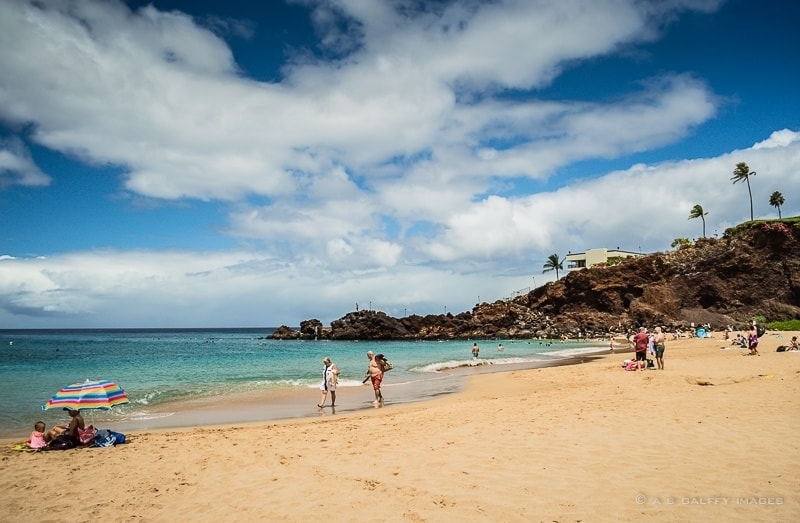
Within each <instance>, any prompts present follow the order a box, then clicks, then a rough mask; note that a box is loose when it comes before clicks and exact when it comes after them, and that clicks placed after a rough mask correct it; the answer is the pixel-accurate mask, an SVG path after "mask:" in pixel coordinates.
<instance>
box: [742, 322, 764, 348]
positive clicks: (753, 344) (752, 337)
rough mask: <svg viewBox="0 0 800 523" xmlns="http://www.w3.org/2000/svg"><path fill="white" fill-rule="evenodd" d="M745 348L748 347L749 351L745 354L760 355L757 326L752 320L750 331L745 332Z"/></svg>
mask: <svg viewBox="0 0 800 523" xmlns="http://www.w3.org/2000/svg"><path fill="white" fill-rule="evenodd" d="M747 348H748V349H750V352H749V353H748V354H745V356H755V355H758V356H761V354H759V352H758V328H757V327H756V322H753V326H752V327H750V332H748V333H747Z"/></svg>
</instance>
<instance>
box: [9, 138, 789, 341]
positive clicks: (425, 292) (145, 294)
mask: <svg viewBox="0 0 800 523" xmlns="http://www.w3.org/2000/svg"><path fill="white" fill-rule="evenodd" d="M739 161H747V162H748V164H749V165H750V167H751V168H752V169H753V170H756V169H757V170H758V175H757V176H755V177H754V178H753V179H752V181H751V184H752V188H753V200H754V206H755V209H756V217H757V218H764V217H777V211H775V209H773V208H771V207H769V205H768V200H769V195H770V194H771V193H772V192H773V191H775V190H780V191H781V192H782V193H783V194H784V195H786V196H787V198H786V204H785V206H784V209H783V214H784V216H787V215H796V214H798V213H800V202H798V201H795V200H793V199H792V197H791V196H790V195H795V194H800V174H798V173H800V141H792V142H791V143H789V144H788V145H785V146H778V147H773V148H755V147H754V148H751V149H745V150H740V151H732V152H730V153H726V154H723V155H721V156H719V157H715V158H708V159H697V160H686V161H681V162H674V163H666V164H658V165H635V166H633V167H631V168H630V169H627V170H625V171H618V172H613V173H610V174H607V175H605V176H601V177H599V178H596V179H594V180H591V181H586V182H583V183H579V184H575V185H572V186H570V187H567V188H562V189H559V190H556V191H553V192H545V193H539V194H536V195H531V196H527V197H518V198H502V197H499V196H491V197H488V198H487V199H485V200H483V201H480V202H476V203H475V204H474V205H472V206H470V207H469V208H465V209H464V211H463V212H461V213H457V214H454V215H453V217H452V218H451V219H450V221H449V222H448V224H447V226H446V227H445V228H443V229H441V231H440V233H439V235H438V236H436V237H433V238H432V239H430V241H427V242H424V243H415V242H409V243H407V244H406V245H405V246H404V245H401V244H398V243H393V242H390V241H384V240H377V239H374V238H370V237H368V236H363V235H362V236H358V235H354V236H350V237H332V238H330V239H329V240H328V241H326V242H324V244H323V245H322V246H321V247H320V249H321V251H320V252H321V254H320V255H319V256H316V255H314V254H313V250H309V251H305V254H304V256H302V257H298V258H297V259H296V260H295V261H291V260H289V259H288V258H278V257H276V256H274V255H273V254H272V253H269V252H263V251H262V252H257V251H241V252H178V251H170V252H148V251H131V252H118V251H97V252H95V251H90V252H79V253H71V254H62V255H56V256H50V257H48V258H46V259H44V258H40V259H25V258H19V257H12V256H8V255H4V256H0V297H2V298H0V324H4V325H14V321H13V318H14V317H19V316H26V317H28V318H29V319H30V322H31V324H32V326H50V327H54V326H70V325H71V324H70V322H71V321H74V318H75V317H81V318H82V321H83V322H84V324H86V325H91V324H92V322H93V321H97V322H102V324H101V325H98V326H106V327H110V326H137V325H138V326H141V325H147V326H187V325H189V326H191V325H197V326H215V325H219V326H225V325H246V326H251V325H252V326H258V325H265V324H279V323H288V324H296V323H298V322H299V319H307V318H312V317H316V318H319V319H321V320H322V321H323V322H326V323H327V322H329V321H331V320H333V319H336V318H338V317H340V316H341V315H343V314H344V313H346V312H347V311H349V310H353V309H354V308H355V305H354V304H355V302H360V304H361V306H362V307H366V306H367V303H368V302H371V303H372V306H373V308H377V309H381V310H384V311H387V312H388V313H389V314H394V315H398V316H399V315H402V314H403V313H409V314H411V313H416V314H431V313H433V314H436V313H441V312H443V311H444V308H445V307H446V308H447V310H448V311H450V312H454V313H455V312H461V311H463V310H468V309H470V308H471V307H472V306H473V304H474V303H475V302H476V301H477V296H479V295H480V296H481V297H482V298H481V299H482V300H484V301H485V300H488V301H493V300H495V299H502V298H506V297H509V296H511V295H512V294H513V293H514V292H515V291H518V290H523V291H524V290H526V288H528V287H529V286H530V285H531V283H532V281H533V279H535V282H536V283H537V284H538V285H542V284H543V283H544V282H546V281H548V280H552V279H553V277H554V275H553V274H551V273H548V274H546V275H543V274H541V265H542V264H543V262H544V260H545V258H546V257H547V255H549V254H550V253H552V252H556V253H560V254H561V255H563V254H566V252H567V251H570V250H572V251H582V250H584V249H587V248H593V247H603V246H605V247H620V248H622V249H626V250H639V249H641V250H643V251H645V252H647V251H651V250H665V249H668V248H669V243H670V242H671V241H672V240H673V239H674V238H676V237H681V236H685V237H690V238H696V237H699V236H700V233H701V224H700V223H699V221H697V220H688V216H689V211H690V209H691V207H692V206H693V205H694V204H697V203H699V204H701V205H702V206H703V208H704V209H705V210H706V211H708V212H709V214H708V216H707V217H706V223H707V234H708V235H709V236H710V235H713V234H714V233H715V232H716V233H718V234H722V233H723V232H724V230H725V229H726V228H728V227H730V226H733V225H735V224H737V223H741V222H742V221H745V220H747V219H748V218H749V201H748V195H747V191H745V190H743V188H742V187H741V186H739V185H733V184H732V182H731V181H730V177H731V175H732V172H733V168H734V167H735V165H736V163H737V162H739ZM419 260H423V261H422V262H419ZM37 322H38V323H37Z"/></svg>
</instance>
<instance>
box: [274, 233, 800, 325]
mask: <svg viewBox="0 0 800 523" xmlns="http://www.w3.org/2000/svg"><path fill="white" fill-rule="evenodd" d="M756 316H762V317H765V318H766V319H767V320H768V321H780V320H788V319H792V318H800V219H797V218H792V219H785V220H781V221H770V222H749V223H746V224H743V225H740V226H738V227H736V228H733V229H729V230H728V231H726V232H725V235H724V236H723V237H722V238H721V239H712V238H707V239H702V240H698V241H697V242H695V243H694V244H692V245H689V246H685V247H682V248H680V249H678V250H676V251H670V252H662V253H654V254H650V255H648V256H644V257H642V258H637V259H630V260H628V261H625V262H624V263H621V264H619V265H615V266H611V267H604V268H592V269H588V270H582V271H576V272H571V273H569V274H567V275H566V276H565V277H563V278H561V279H560V280H558V281H556V282H552V283H548V284H547V285H544V286H543V287H539V288H537V289H535V290H533V291H531V292H530V293H529V294H527V295H523V296H518V297H516V298H514V299H513V300H508V301H497V302H494V303H483V304H479V305H477V306H476V307H474V308H473V309H472V311H469V312H463V313H460V314H457V315H452V314H446V315H441V314H440V315H428V316H416V315H415V316H408V317H404V318H393V317H391V316H388V315H386V314H385V313H383V312H379V311H358V312H351V313H349V314H347V315H345V316H344V317H342V318H340V319H338V320H336V321H333V322H331V326H330V328H325V327H323V326H322V323H321V322H319V320H307V321H305V322H303V323H302V324H301V328H300V331H299V332H297V331H294V330H293V329H290V328H288V327H285V326H282V327H280V328H279V329H278V330H276V331H275V333H274V334H273V337H274V338H281V339H286V338H304V339H315V338H316V339H339V340H345V339H347V340H356V339H359V340H413V339H470V338H504V339H509V338H538V337H542V338H557V337H561V336H567V337H571V338H574V337H578V336H579V335H580V336H600V335H609V334H617V333H622V332H626V331H628V330H629V329H631V328H633V327H635V326H638V325H648V326H652V325H663V326H665V327H667V328H668V329H674V328H685V327H687V326H688V325H689V324H690V323H695V324H702V323H710V324H712V325H715V326H721V325H728V324H731V325H735V326H737V327H743V326H744V325H745V324H746V323H748V322H749V321H750V320H752V318H753V317H756Z"/></svg>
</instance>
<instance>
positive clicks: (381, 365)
mask: <svg viewBox="0 0 800 523" xmlns="http://www.w3.org/2000/svg"><path fill="white" fill-rule="evenodd" d="M367 359H369V363H368V364H367V372H366V373H365V374H364V381H362V382H361V383H363V384H365V383H367V381H370V382H371V383H372V390H373V391H374V392H375V401H373V402H372V406H373V407H375V408H376V409H377V408H381V407H383V405H384V401H383V393H382V392H381V383H382V382H383V375H384V373H385V372H387V371H388V370H389V369H391V368H392V367H391V364H390V363H389V362H388V361H387V360H386V357H385V356H384V355H383V354H375V353H374V352H373V351H371V350H370V351H367ZM322 364H323V365H324V366H325V368H324V369H323V371H322V383H321V384H320V386H319V388H320V390H321V391H322V397H321V398H320V401H319V403H317V407H319V408H320V409H322V408H324V407H325V401H326V399H327V397H328V393H329V392H330V394H331V408H332V409H335V408H336V386H337V385H338V383H339V374H340V371H339V368H338V367H337V366H336V364H335V363H333V362H332V361H331V359H330V358H328V357H326V358H325V359H323V360H322Z"/></svg>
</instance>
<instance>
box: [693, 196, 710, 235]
mask: <svg viewBox="0 0 800 523" xmlns="http://www.w3.org/2000/svg"><path fill="white" fill-rule="evenodd" d="M707 215H708V213H707V212H704V211H703V206H702V205H700V204H699V203H698V204H696V205H695V206H694V207H692V211H691V212H690V213H689V219H690V220H693V219H695V218H700V219H701V220H703V238H705V237H706V218H705V217H706V216H707Z"/></svg>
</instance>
